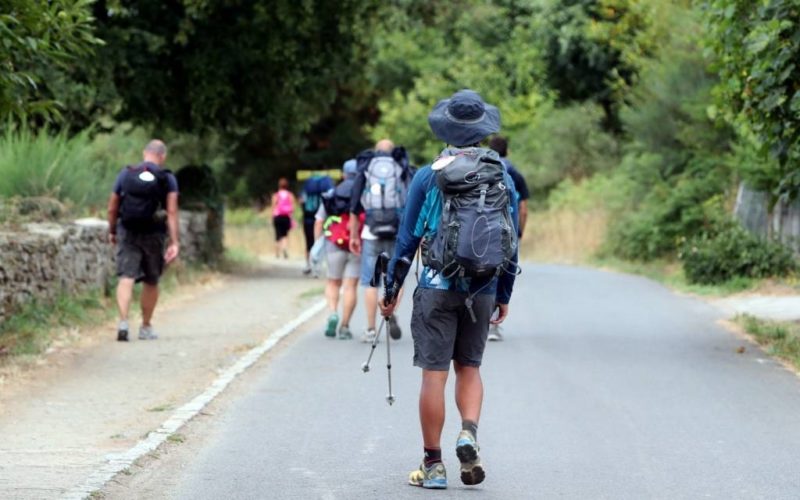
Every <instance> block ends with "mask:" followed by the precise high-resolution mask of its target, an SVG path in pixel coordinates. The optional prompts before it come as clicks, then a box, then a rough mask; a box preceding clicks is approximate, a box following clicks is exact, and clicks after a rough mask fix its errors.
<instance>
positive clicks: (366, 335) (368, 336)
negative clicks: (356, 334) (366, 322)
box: [361, 328, 378, 344]
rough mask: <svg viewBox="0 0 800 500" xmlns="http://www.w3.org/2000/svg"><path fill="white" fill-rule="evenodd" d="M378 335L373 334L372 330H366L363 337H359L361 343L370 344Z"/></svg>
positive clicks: (373, 330)
mask: <svg viewBox="0 0 800 500" xmlns="http://www.w3.org/2000/svg"><path fill="white" fill-rule="evenodd" d="M377 336H378V334H377V333H376V332H375V329H374V328H367V331H365V332H364V335H363V336H362V337H361V342H363V343H365V344H371V343H372V342H374V341H375V338H376V337H377Z"/></svg>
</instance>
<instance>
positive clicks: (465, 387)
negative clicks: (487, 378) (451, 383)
mask: <svg viewBox="0 0 800 500" xmlns="http://www.w3.org/2000/svg"><path fill="white" fill-rule="evenodd" d="M453 368H455V372H456V406H458V411H459V413H461V420H462V421H463V420H471V421H473V422H475V423H478V421H479V419H480V418H481V405H482V404H483V380H481V371H480V367H477V366H464V365H460V364H458V363H456V362H455V361H454V362H453Z"/></svg>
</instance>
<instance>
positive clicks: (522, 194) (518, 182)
mask: <svg viewBox="0 0 800 500" xmlns="http://www.w3.org/2000/svg"><path fill="white" fill-rule="evenodd" d="M489 147H490V148H492V149H493V150H495V151H497V154H499V155H500V161H502V162H503V165H505V167H506V170H508V175H510V176H511V179H512V180H513V181H514V187H515V188H516V189H517V196H518V199H519V226H518V227H519V230H518V233H519V239H520V240H522V234H523V233H524V232H525V223H526V222H527V221H528V198H530V197H531V193H530V191H528V184H527V183H526V182H525V177H523V176H522V174H520V173H519V170H517V169H516V167H514V165H513V164H512V163H511V161H510V160H509V159H508V158H506V156H507V155H508V139H506V138H505V137H502V136H499V135H496V136H494V137H492V139H491V140H490V141H489ZM488 338H489V340H492V341H500V340H503V334H501V333H500V325H492V326H491V328H490V329H489V337H488Z"/></svg>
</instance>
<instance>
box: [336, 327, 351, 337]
mask: <svg viewBox="0 0 800 500" xmlns="http://www.w3.org/2000/svg"><path fill="white" fill-rule="evenodd" d="M352 338H353V334H352V333H351V332H350V327H349V326H346V325H342V326H341V327H340V328H339V339H340V340H350V339H352Z"/></svg>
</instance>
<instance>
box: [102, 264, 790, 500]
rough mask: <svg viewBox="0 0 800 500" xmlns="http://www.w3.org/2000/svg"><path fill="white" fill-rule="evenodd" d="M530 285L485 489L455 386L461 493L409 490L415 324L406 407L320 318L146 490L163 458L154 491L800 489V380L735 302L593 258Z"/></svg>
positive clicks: (571, 494)
mask: <svg viewBox="0 0 800 500" xmlns="http://www.w3.org/2000/svg"><path fill="white" fill-rule="evenodd" d="M517 283H518V285H517V287H516V291H515V295H514V298H513V299H512V307H511V316H510V318H509V320H508V322H507V324H506V327H505V332H506V341H505V342H502V343H493V344H490V345H489V346H488V348H487V352H486V355H485V359H484V365H483V374H484V382H485V386H486V397H485V401H484V414H483V418H482V420H481V424H480V429H479V441H480V443H481V445H482V448H483V451H482V457H483V461H484V464H485V465H486V470H487V479H486V481H485V482H484V483H483V484H482V485H480V486H478V487H470V488H467V487H464V486H463V485H461V483H460V480H459V475H458V460H457V458H456V456H455V450H454V447H455V439H456V435H457V433H458V430H459V429H460V422H459V418H458V414H457V412H456V409H455V404H454V403H453V402H452V384H451V386H450V387H449V396H448V398H449V402H448V420H447V423H446V425H445V430H444V441H443V446H444V450H443V454H444V460H445V464H446V466H447V467H448V472H449V474H450V488H449V489H448V490H446V491H443V492H430V491H425V490H421V489H418V488H414V487H411V486H408V485H407V484H406V477H407V474H408V472H409V471H410V470H412V469H414V468H416V467H417V466H418V465H419V461H420V458H421V452H422V449H421V441H420V435H419V427H418V419H417V394H418V384H419V372H418V370H417V369H416V368H414V367H413V366H411V353H412V345H411V341H410V338H409V335H408V331H407V328H406V331H405V332H404V336H403V338H402V339H401V340H400V341H398V342H393V344H392V355H393V360H394V365H393V370H392V371H393V378H394V393H395V396H396V397H397V402H396V403H395V404H394V406H392V407H390V406H388V405H387V404H386V402H385V399H384V398H385V396H386V392H387V391H386V369H385V367H384V363H385V344H383V343H382V344H381V345H380V349H379V350H378V351H377V353H376V356H375V360H374V362H373V369H372V371H371V372H370V373H367V374H364V373H362V372H361V370H360V367H361V364H362V363H363V362H364V360H365V358H366V355H367V353H368V347H367V346H366V345H364V344H360V343H357V342H345V341H338V340H329V339H326V338H324V337H323V335H322V325H321V324H319V325H318V328H315V329H313V330H310V331H309V332H308V333H306V334H304V335H303V336H301V337H300V338H298V339H296V340H295V341H294V343H293V344H292V345H291V346H290V347H289V348H287V349H284V350H283V351H282V352H280V353H279V354H277V355H276V356H275V357H274V358H273V359H271V360H270V362H269V363H264V364H262V365H260V366H259V367H258V368H256V371H255V372H253V373H251V374H250V375H249V382H247V385H246V386H245V387H244V388H243V390H241V391H240V395H239V396H237V397H236V398H233V399H231V401H230V402H229V404H227V406H226V407H225V408H224V409H222V410H221V411H219V412H218V413H217V414H216V415H215V416H214V417H213V418H212V419H210V420H211V421H213V422H211V423H208V424H207V425H206V424H204V425H206V428H207V430H206V431H203V432H201V433H200V435H201V436H202V437H201V438H195V441H197V440H198V439H199V440H200V442H199V443H197V442H195V444H194V446H195V449H194V451H193V452H192V453H191V457H189V458H188V459H187V458H184V460H185V462H184V463H181V464H180V466H179V467H178V466H173V467H172V470H171V471H170V477H171V478H172V480H171V481H170V485H166V486H165V485H163V484H162V487H161V489H154V488H152V487H151V488H147V474H148V471H147V467H145V469H144V470H142V471H139V472H137V476H139V477H138V479H137V482H136V484H137V485H138V486H137V487H138V488H142V489H141V490H139V493H142V492H144V491H145V490H146V491H150V492H153V491H159V494H158V495H155V496H163V497H166V498H180V499H193V500H196V499H220V498H224V499H228V500H233V499H254V498H276V499H315V498H318V499H406V498H414V499H415V498H430V497H436V498H474V499H477V498H481V499H549V498H574V499H595V498H608V499H650V498H663V499H683V498H686V499H695V498H719V499H738V498H741V499H756V498H765V499H784V498H785V499H797V498H800V379H798V377H797V376H795V375H794V374H792V373H790V372H788V371H787V370H785V369H784V368H783V367H781V366H780V365H779V364H777V363H776V362H774V361H772V360H770V359H769V358H768V357H767V356H766V355H765V354H764V353H763V352H761V351H759V350H758V349H756V348H754V347H752V346H751V345H750V344H747V343H746V342H745V341H743V340H741V339H740V338H738V337H736V336H735V335H733V334H731V333H729V332H727V331H725V330H723V329H722V328H721V327H720V326H718V325H717V324H716V322H715V320H716V319H717V318H718V317H721V315H722V314H721V313H720V312H719V311H717V310H715V309H713V308H712V307H711V306H709V305H707V304H705V303H703V302H700V301H697V300H694V299H691V298H688V297H681V296H677V295H675V294H673V293H671V292H669V291H668V290H667V289H665V288H663V287H662V286H660V285H658V284H655V283H653V282H651V281H648V280H646V279H643V278H638V277H631V276H626V275H621V274H615V273H607V272H601V271H594V270H587V269H579V268H569V267H559V266H528V267H526V268H525V272H524V274H523V275H522V276H521V277H520V279H519V280H518V281H517ZM408 299H410V296H409V297H407V300H406V301H405V304H404V305H405V308H404V310H403V311H401V319H402V320H403V323H404V324H406V325H407V322H408V319H409V310H408V305H409V302H410V300H408ZM362 315H363V314H362V313H360V312H359V313H358V314H357V318H358V319H359V320H361V318H362ZM356 330H360V329H358V328H357V329H356ZM743 345H744V346H746V350H745V352H744V353H738V352H737V350H738V348H739V347H740V346H743ZM165 460H166V461H167V462H168V461H169V460H168V459H165ZM160 462H163V460H162V461H160ZM148 467H151V468H154V469H155V468H169V467H170V465H169V463H157V462H156V463H154V464H151V465H149V466H148ZM153 477H154V479H153V480H154V481H155V480H157V479H155V478H157V475H155V474H154V476H153ZM151 486H152V485H151ZM117 491H119V490H117ZM132 493H134V492H132ZM109 496H111V497H114V496H115V495H113V494H112V495H109ZM144 496H148V495H144Z"/></svg>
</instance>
